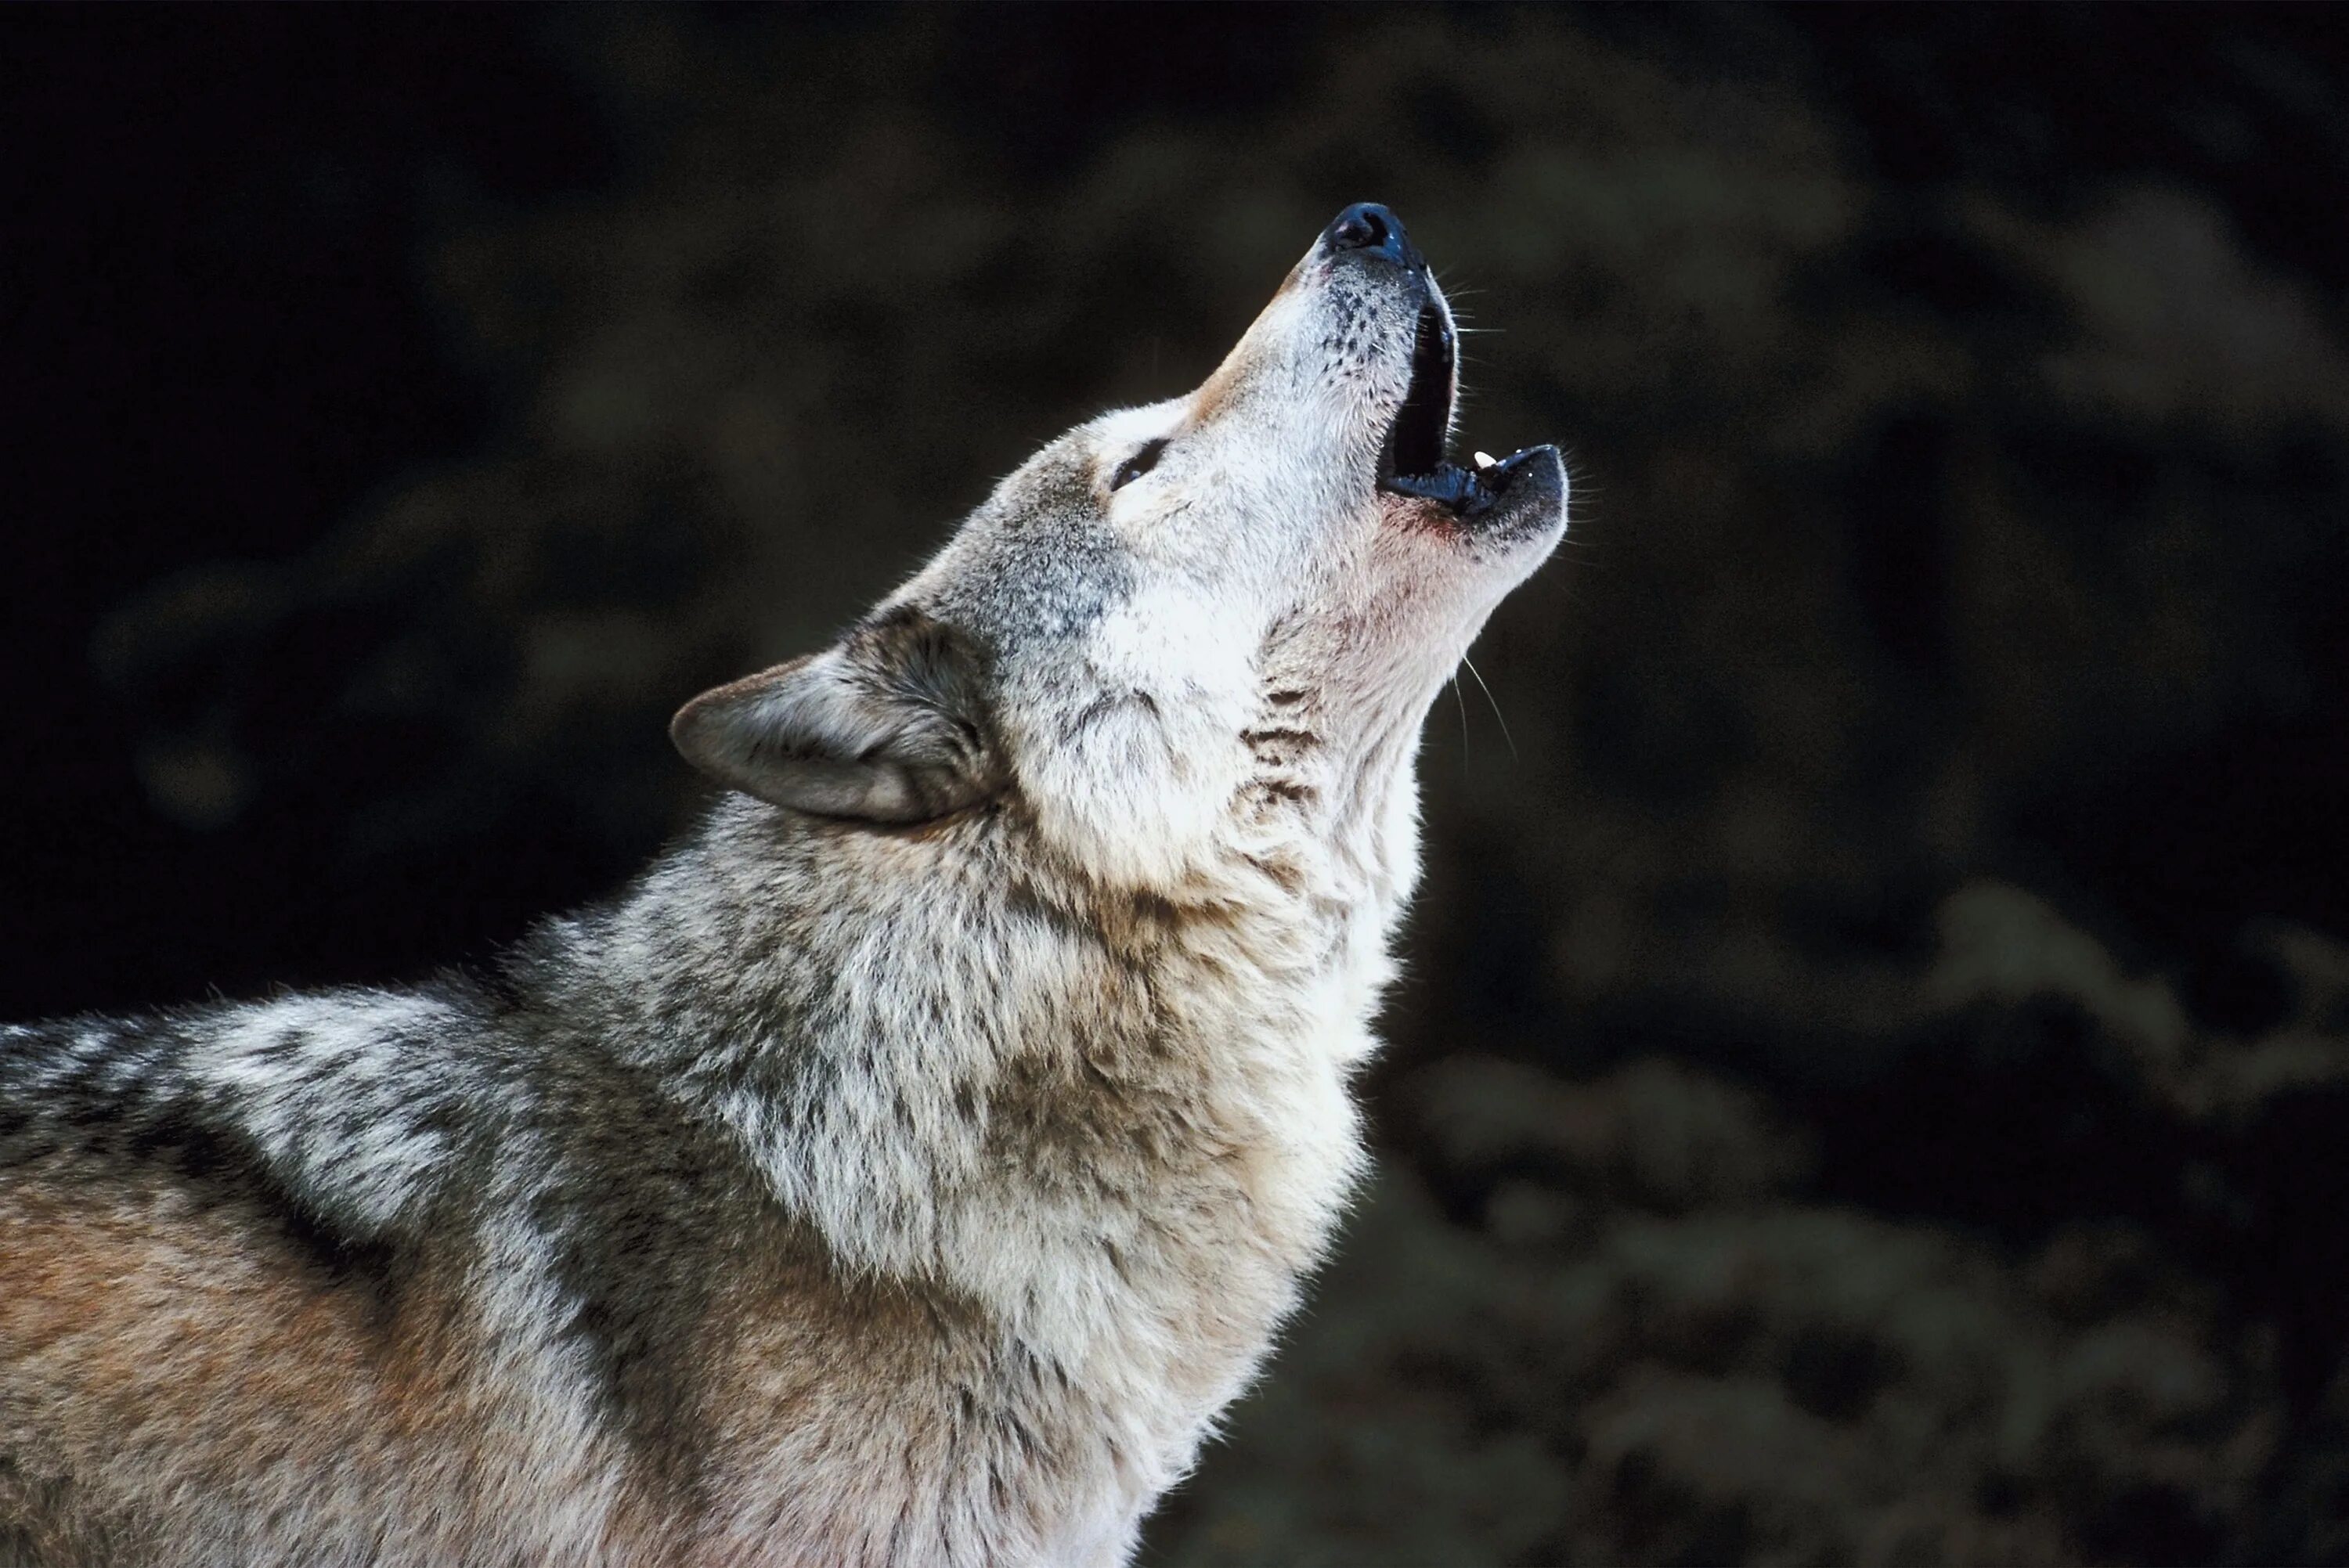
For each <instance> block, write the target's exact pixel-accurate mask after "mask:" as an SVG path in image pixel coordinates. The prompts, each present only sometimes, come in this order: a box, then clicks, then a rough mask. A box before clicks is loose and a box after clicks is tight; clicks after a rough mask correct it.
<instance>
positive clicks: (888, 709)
mask: <svg viewBox="0 0 2349 1568" xmlns="http://www.w3.org/2000/svg"><path fill="white" fill-rule="evenodd" d="M985 667H986V665H985V658H984V655H982V654H981V652H980V650H979V649H978V647H977V646H976V645H974V644H972V643H971V641H970V640H969V639H968V637H966V636H964V635H963V634H960V633H958V632H956V631H954V630H953V629H952V628H949V627H947V626H944V625H941V624H939V623H937V622H936V621H934V620H932V619H930V618H929V617H928V616H927V615H925V614H922V613H921V612H920V611H918V610H915V609H912V608H910V607H900V608H898V609H895V610H892V611H888V612H886V613H885V614H882V615H881V616H880V617H878V618H877V619H875V620H874V621H871V622H868V623H867V624H864V625H862V626H860V627H858V628H857V629H856V630H854V632H851V633H850V634H848V635H847V636H846V637H845V638H843V639H842V641H841V642H840V643H839V644H837V645H834V646H833V647H830V648H827V649H825V650H824V651H823V652H822V653H820V654H811V655H807V656H806V657H804V658H798V659H793V660H792V662H791V663H789V664H784V665H776V666H775V667H774V668H773V669H771V670H764V671H761V673H760V674H758V675H755V676H746V677H745V678H743V679H741V680H739V681H735V682H733V683H732V684H731V685H729V686H719V687H718V688H716V689H715V690H713V691H706V692H704V693H702V694H701V695H700V696H698V697H695V698H694V699H693V700H692V701H691V702H689V703H687V704H686V705H685V707H682V708H680V709H678V715H677V717H676V718H674V719H672V720H671V721H670V722H669V727H668V733H669V738H670V739H671V740H673V741H675V742H676V744H677V748H678V751H680V752H682V753H683V754H684V755H685V759H686V760H687V761H688V762H690V763H692V764H693V765H694V766H695V767H696V768H698V769H701V770H702V771H703V772H705V773H707V774H709V776H710V777H712V778H714V779H718V780H719V782H720V783H723V784H727V785H730V786H731V787H732V788H734V789H740V790H741V791H743V792H744V793H745V794H750V795H755V796H757V797H758V798H759V799H761V800H770V801H772V802H773V803H774V804H776V805H778V806H788V807H790V808H791V809H792V810H797V811H807V812H811V813H813V814H814V815H817V816H823V817H849V818H858V819H862V820H867V821H874V822H922V821H927V820H930V819H932V818H934V817H942V816H945V815H946V814H947V812H949V811H957V810H961V809H963V808H964V807H966V806H971V805H976V804H977V803H978V802H979V801H980V800H983V799H988V797H990V796H992V795H994V794H995V793H996V792H997V791H998V790H999V789H1001V787H1002V768H1001V758H1000V751H999V747H998V745H997V744H996V742H995V740H994V738H993V731H992V727H991V726H989V725H988V722H987V718H986V700H985V696H984V692H983V684H984V681H983V677H984V675H985Z"/></svg>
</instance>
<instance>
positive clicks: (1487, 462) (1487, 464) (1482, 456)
mask: <svg viewBox="0 0 2349 1568" xmlns="http://www.w3.org/2000/svg"><path fill="white" fill-rule="evenodd" d="M1476 466H1477V467H1478V468H1480V469H1489V468H1491V467H1492V466H1493V454H1492V453H1490V452H1479V453H1477V454H1476Z"/></svg>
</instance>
